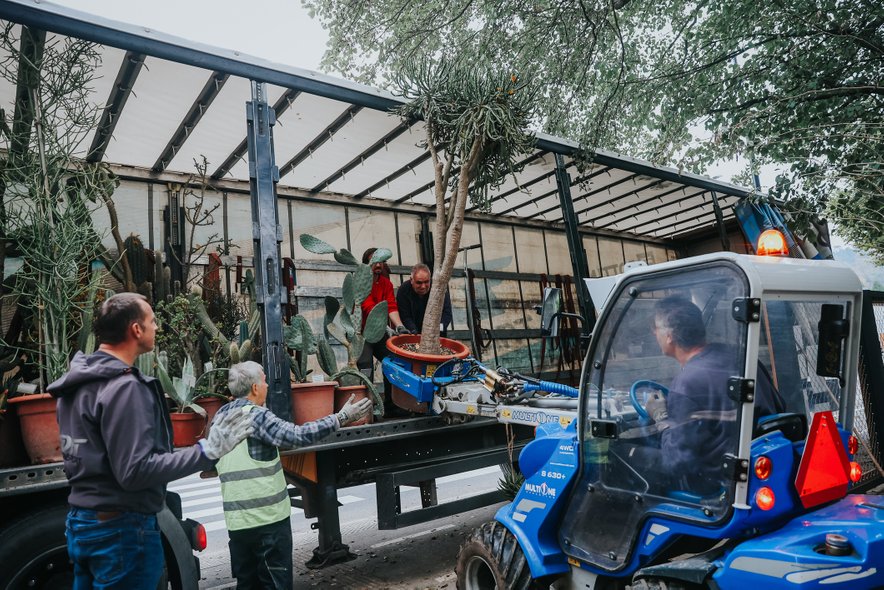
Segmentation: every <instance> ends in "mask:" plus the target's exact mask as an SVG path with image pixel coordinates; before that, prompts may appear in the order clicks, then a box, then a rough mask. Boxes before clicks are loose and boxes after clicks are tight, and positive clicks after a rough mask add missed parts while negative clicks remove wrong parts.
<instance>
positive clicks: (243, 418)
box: [198, 406, 255, 461]
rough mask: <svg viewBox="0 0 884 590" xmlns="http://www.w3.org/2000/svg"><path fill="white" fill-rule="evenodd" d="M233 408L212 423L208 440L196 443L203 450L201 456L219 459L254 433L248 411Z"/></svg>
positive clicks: (204, 439)
mask: <svg viewBox="0 0 884 590" xmlns="http://www.w3.org/2000/svg"><path fill="white" fill-rule="evenodd" d="M243 409H245V410H246V411H245V412H244V411H242V410H241V409H240V408H233V409H232V410H230V411H227V412H224V414H222V415H221V416H219V417H218V419H217V420H214V421H213V422H212V428H211V429H210V430H209V436H208V438H201V439H200V440H199V441H198V442H199V445H200V446H201V447H202V449H203V455H205V456H206V457H208V458H209V459H212V460H213V461H215V460H217V459H220V458H221V457H223V456H224V455H226V454H227V453H229V452H230V451H232V450H233V447H235V446H236V445H238V444H239V443H241V442H242V441H244V440H245V439H247V438H249V437H250V436H251V435H252V433H253V432H254V431H255V427H254V426H252V417H251V415H250V413H249V411H248V406H246V407H245V408H243Z"/></svg>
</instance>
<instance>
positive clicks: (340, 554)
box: [305, 453, 356, 569]
mask: <svg viewBox="0 0 884 590" xmlns="http://www.w3.org/2000/svg"><path fill="white" fill-rule="evenodd" d="M335 462H336V459H335V456H334V454H332V453H317V454H316V471H317V473H316V475H317V479H318V480H319V481H318V482H317V485H316V491H317V494H316V499H317V502H316V504H317V506H316V517H317V520H318V522H317V523H316V525H315V526H316V528H318V529H319V547H317V548H315V549H314V550H313V557H312V558H310V560H309V561H308V562H307V563H306V564H305V565H306V566H307V567H308V568H309V569H320V568H324V567H328V566H330V565H334V564H336V563H343V562H345V561H350V560H351V559H356V554H355V553H351V552H350V547H349V546H348V545H345V544H344V542H343V540H342V538H341V520H340V517H339V516H338V490H337V485H336V481H335V472H336V465H335Z"/></svg>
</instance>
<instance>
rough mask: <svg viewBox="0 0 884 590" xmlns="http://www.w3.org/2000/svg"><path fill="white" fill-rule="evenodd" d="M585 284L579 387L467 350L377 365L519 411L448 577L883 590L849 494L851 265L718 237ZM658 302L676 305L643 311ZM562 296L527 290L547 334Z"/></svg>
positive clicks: (881, 524)
mask: <svg viewBox="0 0 884 590" xmlns="http://www.w3.org/2000/svg"><path fill="white" fill-rule="evenodd" d="M595 281H596V282H593V280H590V281H588V288H589V290H590V293H591V294H592V296H593V301H594V302H595V305H596V308H597V309H598V310H599V319H598V322H597V324H596V325H595V327H594V329H593V334H592V338H591V341H590V344H589V347H588V350H587V354H586V357H585V360H584V366H583V371H582V375H581V379H580V386H579V388H569V387H567V386H564V385H558V384H548V383H543V382H540V383H537V382H534V381H532V380H531V379H530V378H526V377H521V376H514V375H509V374H507V373H506V372H505V371H503V370H500V369H498V370H496V371H495V370H490V369H487V368H485V367H483V366H481V365H480V364H479V363H477V362H475V361H472V360H469V359H468V360H467V361H464V362H463V363H461V365H460V366H455V367H454V368H453V370H452V371H450V372H449V371H448V370H445V369H448V368H443V367H440V369H443V370H441V371H437V373H436V375H435V376H434V377H432V378H429V379H427V378H424V379H421V378H416V377H414V376H409V375H404V374H403V371H402V370H401V369H402V368H401V367H397V366H396V365H395V361H394V360H389V359H388V360H387V361H385V364H384V369H385V374H387V375H388V377H389V378H390V379H391V381H393V382H394V384H397V383H398V385H399V386H400V387H402V388H403V390H405V391H406V392H408V393H409V394H411V395H413V396H415V397H416V398H417V399H418V401H428V402H430V401H431V400H432V401H431V403H432V408H433V411H434V412H436V413H442V414H446V415H450V416H454V417H462V416H488V417H496V418H497V419H498V420H500V421H501V422H511V423H522V424H536V425H537V430H536V438H535V439H534V440H533V441H532V442H530V443H529V444H528V445H527V446H526V447H525V448H524V450H523V451H522V452H521V454H520V456H519V459H518V467H519V469H520V471H521V473H522V474H523V475H524V477H525V481H524V484H523V485H522V486H521V489H520V490H519V492H518V494H517V496H516V497H515V499H514V500H513V501H512V502H511V503H508V504H506V505H504V506H503V507H502V508H500V509H499V511H498V512H497V514H496V516H495V518H494V520H493V521H491V522H488V523H486V524H484V525H482V526H480V527H479V528H477V529H476V530H475V531H474V532H473V533H472V534H471V536H470V537H469V539H468V540H467V541H466V542H465V543H464V544H463V546H462V547H461V549H460V552H459V555H458V559H457V565H456V572H457V587H458V588H460V589H462V590H479V589H493V588H497V589H501V590H502V589H510V588H514V589H528V588H550V587H552V588H556V589H566V588H570V589H577V588H580V589H595V590H608V589H612V590H613V589H632V590H639V589H642V590H648V589H661V590H662V589H670V590H671V589H681V588H684V589H692V588H712V589H722V590H725V589H731V588H752V587H754V588H765V589H768V588H770V589H775V588H789V589H799V588H801V589H803V588H827V589H837V588H850V589H851V590H853V589H858V588H878V587H884V500H882V498H881V497H880V496H876V495H859V494H851V493H849V491H850V488H851V486H852V485H854V483H855V482H858V481H859V480H860V478H861V477H862V469H861V467H860V465H859V463H858V462H857V461H856V456H857V454H858V452H859V448H858V444H859V443H858V440H857V438H856V437H855V436H853V435H852V428H853V424H852V421H853V417H854V411H855V408H854V404H855V400H856V392H857V363H858V354H859V330H860V317H861V315H860V314H861V309H862V306H861V304H862V296H863V294H862V287H861V284H860V282H859V280H858V278H857V277H856V275H855V274H854V273H853V271H852V270H850V269H849V268H848V267H846V266H844V265H841V264H839V263H836V262H832V261H807V260H796V259H790V258H783V257H763V256H745V255H737V254H731V253H718V254H709V255H704V256H700V257H695V258H690V259H685V260H679V261H673V262H667V263H663V264H659V265H653V266H643V267H639V268H633V269H631V270H628V271H627V272H625V273H624V274H622V275H619V276H617V277H612V278H610V280H599V279H596V280H595ZM673 299H678V300H679V301H681V302H682V305H683V306H691V307H692V310H691V313H690V314H689V315H691V314H692V317H693V320H691V321H688V319H690V318H687V316H684V317H681V316H678V314H675V315H671V314H670V315H669V316H668V322H669V323H670V324H671V325H661V316H665V314H664V312H663V311H661V310H663V309H665V308H666V306H667V303H666V302H667V301H670V302H671V301H672V300H673ZM560 301H561V296H560V293H557V292H556V290H549V292H548V293H547V294H546V295H545V297H544V305H543V309H542V313H541V315H542V323H543V326H542V331H544V332H546V333H548V334H549V333H554V332H555V330H556V326H557V322H558V319H559V317H560V309H561V303H560ZM685 302H688V303H687V304H685ZM680 317H681V319H679V318H680ZM698 318H699V319H698ZM664 319H666V318H664ZM698 322H699V323H698ZM662 323H663V324H665V323H666V322H662ZM691 326H692V329H693V332H694V334H693V338H694V341H695V343H697V342H699V343H700V344H701V345H700V346H698V347H695V349H697V348H698V350H694V351H693V353H692V354H691V355H689V358H687V359H686V358H684V356H685V355H684V354H681V355H679V354H678V353H679V349H678V348H677V346H676V344H674V340H675V338H676V336H675V335H677V337H678V338H682V336H681V335H680V334H682V333H684V332H689V331H690V330H688V328H689V327H691ZM698 338H699V340H697V339H698ZM681 352H684V348H682V349H681ZM704 363H705V365H704ZM440 375H447V376H440ZM878 393H879V394H880V393H882V392H878Z"/></svg>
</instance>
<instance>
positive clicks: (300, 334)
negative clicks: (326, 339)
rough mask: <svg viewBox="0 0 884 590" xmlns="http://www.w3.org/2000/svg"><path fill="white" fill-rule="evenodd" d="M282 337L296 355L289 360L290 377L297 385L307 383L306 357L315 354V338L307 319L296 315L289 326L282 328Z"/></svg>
mask: <svg viewBox="0 0 884 590" xmlns="http://www.w3.org/2000/svg"><path fill="white" fill-rule="evenodd" d="M283 337H284V338H285V344H286V346H287V347H288V348H291V349H292V350H294V351H295V352H296V353H297V354H295V355H294V356H292V357H290V358H289V365H290V366H291V370H292V375H293V376H294V378H295V381H296V382H298V383H304V382H305V381H307V375H308V374H309V371H308V370H307V357H308V356H310V355H311V354H316V336H314V335H313V330H311V329H310V323H309V322H308V321H307V319H306V318H305V317H304V316H302V315H300V314H298V315H296V316H295V317H293V318H292V321H291V324H289V325H288V326H285V327H284V328H283Z"/></svg>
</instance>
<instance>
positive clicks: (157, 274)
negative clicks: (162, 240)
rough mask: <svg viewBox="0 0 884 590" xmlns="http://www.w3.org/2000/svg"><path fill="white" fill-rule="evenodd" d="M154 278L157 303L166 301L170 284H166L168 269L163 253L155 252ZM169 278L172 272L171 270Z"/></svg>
mask: <svg viewBox="0 0 884 590" xmlns="http://www.w3.org/2000/svg"><path fill="white" fill-rule="evenodd" d="M153 276H154V279H153V281H154V296H155V297H156V299H155V301H165V300H166V295H167V294H168V293H169V289H168V285H169V284H168V283H167V282H166V268H165V267H164V266H163V253H162V252H160V251H159V250H155V251H154V253H153ZM168 276H169V277H171V276H172V271H171V270H169V275H168Z"/></svg>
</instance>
